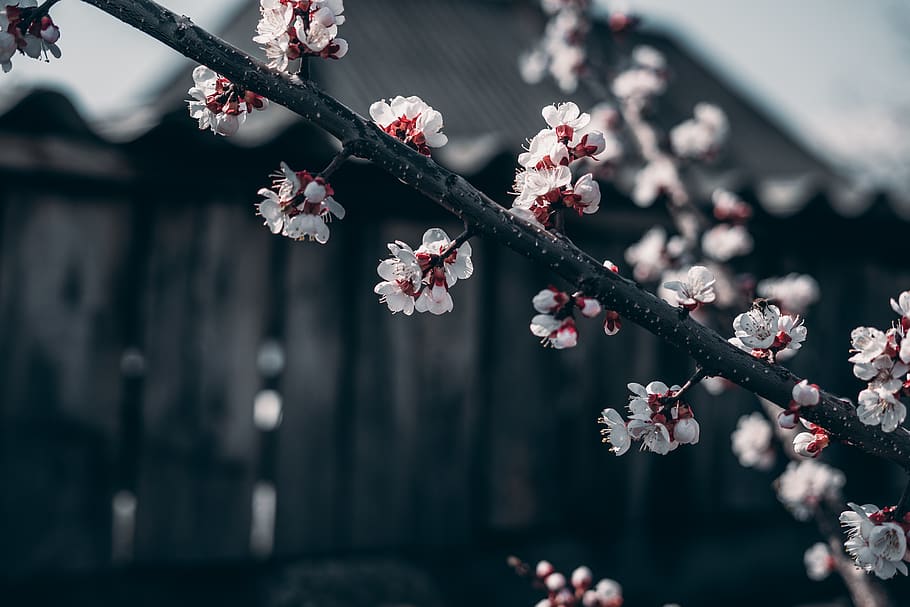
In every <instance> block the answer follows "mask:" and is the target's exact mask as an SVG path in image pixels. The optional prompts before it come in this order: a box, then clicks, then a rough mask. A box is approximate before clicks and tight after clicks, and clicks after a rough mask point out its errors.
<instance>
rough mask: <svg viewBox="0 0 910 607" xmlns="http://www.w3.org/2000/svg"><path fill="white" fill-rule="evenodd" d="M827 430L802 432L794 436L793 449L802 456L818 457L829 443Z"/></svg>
mask: <svg viewBox="0 0 910 607" xmlns="http://www.w3.org/2000/svg"><path fill="white" fill-rule="evenodd" d="M829 440H830V439H829V438H828V434H827V433H826V432H818V433H812V432H800V433H799V434H797V435H796V436H794V437H793V451H795V452H796V454H797V455H801V456H802V457H810V458H813V459H814V458H816V457H818V456H819V455H821V453H822V451H824V449H825V447H827V446H828V443H829Z"/></svg>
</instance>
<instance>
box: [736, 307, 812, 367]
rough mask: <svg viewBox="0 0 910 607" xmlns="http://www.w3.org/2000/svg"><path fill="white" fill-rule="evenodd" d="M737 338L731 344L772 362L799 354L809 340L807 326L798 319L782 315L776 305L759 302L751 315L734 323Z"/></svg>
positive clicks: (751, 311)
mask: <svg viewBox="0 0 910 607" xmlns="http://www.w3.org/2000/svg"><path fill="white" fill-rule="evenodd" d="M733 329H734V330H735V337H733V338H731V339H730V340H729V341H730V343H731V344H733V345H735V346H736V347H738V348H740V349H741V350H745V351H746V352H750V353H751V354H752V355H753V356H755V357H757V358H768V359H773V357H774V355H776V354H778V353H781V352H785V351H791V350H792V351H796V350H799V349H800V348H801V347H802V344H803V342H804V341H805V340H806V335H807V331H806V327H805V326H804V325H803V322H802V320H801V319H800V318H799V317H795V316H790V315H787V314H784V315H781V313H780V309H779V308H778V307H777V306H774V305H771V304H768V303H767V302H761V301H758V302H756V303H755V304H753V307H752V309H751V310H749V311H748V312H743V313H742V314H740V315H738V316H737V317H736V318H735V319H734V320H733Z"/></svg>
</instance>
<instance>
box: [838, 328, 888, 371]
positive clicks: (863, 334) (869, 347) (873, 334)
mask: <svg viewBox="0 0 910 607" xmlns="http://www.w3.org/2000/svg"><path fill="white" fill-rule="evenodd" d="M850 342H851V344H852V345H853V350H852V352H854V354H853V356H851V357H850V358H848V359H847V360H849V361H850V362H852V363H871V362H872V361H873V360H874V359H875V358H877V357H878V356H881V355H882V354H884V353H885V346H887V345H888V339H887V337H886V335H885V334H884V332H882V331H879V330H878V329H876V328H874V327H857V328H855V329H853V331H851V332H850Z"/></svg>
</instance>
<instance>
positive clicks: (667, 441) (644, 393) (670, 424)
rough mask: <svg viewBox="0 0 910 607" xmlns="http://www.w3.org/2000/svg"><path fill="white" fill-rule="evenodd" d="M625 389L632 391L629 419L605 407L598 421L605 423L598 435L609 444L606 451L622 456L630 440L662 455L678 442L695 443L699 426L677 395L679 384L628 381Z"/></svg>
mask: <svg viewBox="0 0 910 607" xmlns="http://www.w3.org/2000/svg"><path fill="white" fill-rule="evenodd" d="M628 388H629V391H630V392H632V395H631V396H630V397H629V412H630V415H629V421H628V422H626V421H625V420H624V419H623V418H622V416H621V415H620V414H619V412H618V411H616V410H615V409H609V408H608V409H604V410H603V412H602V414H601V418H600V420H599V421H600V423H601V424H603V425H605V426H606V428H605V429H603V430H601V434H602V435H603V437H604V438H603V442H604V443H609V444H610V445H611V447H610V451H612V452H613V453H615V454H616V455H617V456H619V455H623V454H624V453H625V452H626V451H628V450H629V447H630V446H631V444H632V441H641V448H642V450H644V449H647V450H648V451H652V452H654V453H658V454H660V455H666V454H667V453H669V452H670V451H673V450H674V449H676V448H677V447H679V445H685V444H691V445H694V444H696V443H697V442H698V439H699V434H700V428H699V425H698V422H697V421H696V420H695V415H694V413H693V411H692V407H690V406H689V405H688V404H686V403H685V402H683V401H682V399H681V398H680V396H681V394H680V391H681V388H680V386H676V385H674V386H670V387H667V385H666V384H665V383H663V382H661V381H652V382H651V383H649V384H648V385H647V386H642V385H641V384H636V383H631V384H629V385H628Z"/></svg>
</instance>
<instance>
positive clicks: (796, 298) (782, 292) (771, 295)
mask: <svg viewBox="0 0 910 607" xmlns="http://www.w3.org/2000/svg"><path fill="white" fill-rule="evenodd" d="M755 293H756V294H757V295H759V296H760V297H764V298H767V299H771V300H774V301H775V302H777V303H779V304H780V306H781V307H782V308H783V309H784V310H786V311H787V312H792V313H794V314H802V313H803V312H805V311H806V309H807V308H808V307H809V306H810V305H812V304H814V303H815V302H817V301H818V298H819V289H818V282H817V281H816V280H815V279H814V278H812V277H811V276H809V275H808V274H788V275H786V276H783V277H780V278H767V279H765V280H762V281H759V283H758V285H756V287H755Z"/></svg>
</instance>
